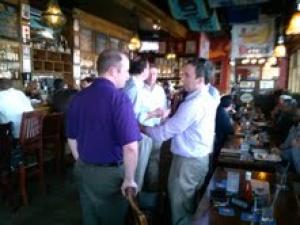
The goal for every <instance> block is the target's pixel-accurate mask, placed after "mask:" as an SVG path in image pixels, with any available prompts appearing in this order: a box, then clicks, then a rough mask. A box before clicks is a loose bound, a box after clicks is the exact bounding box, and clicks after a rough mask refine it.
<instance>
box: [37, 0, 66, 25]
mask: <svg viewBox="0 0 300 225" xmlns="http://www.w3.org/2000/svg"><path fill="white" fill-rule="evenodd" d="M42 20H43V22H45V23H46V24H47V25H48V26H49V27H51V28H54V29H58V28H61V27H62V26H64V25H65V23H66V17H65V16H64V14H63V12H62V11H61V8H60V7H59V5H58V2H57V0H50V1H49V2H48V5H47V9H46V11H44V12H43V13H42Z"/></svg>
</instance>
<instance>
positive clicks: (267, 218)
mask: <svg viewBox="0 0 300 225" xmlns="http://www.w3.org/2000/svg"><path fill="white" fill-rule="evenodd" d="M274 222H275V219H274V216H273V207H266V208H263V209H262V214H261V219H260V223H259V224H260V225H273V224H274Z"/></svg>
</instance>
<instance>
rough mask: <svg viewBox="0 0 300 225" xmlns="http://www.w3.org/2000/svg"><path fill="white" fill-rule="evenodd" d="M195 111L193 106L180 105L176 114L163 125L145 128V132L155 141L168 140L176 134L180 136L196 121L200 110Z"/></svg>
mask: <svg viewBox="0 0 300 225" xmlns="http://www.w3.org/2000/svg"><path fill="white" fill-rule="evenodd" d="M196 110H197V109H196V108H195V107H194V106H190V105H188V104H187V103H182V104H181V105H180V107H179V108H178V110H177V111H176V113H175V114H174V115H173V116H172V117H171V118H170V119H168V120H167V121H166V122H165V123H164V124H161V125H159V126H156V127H146V129H145V132H146V134H148V135H149V136H150V137H152V138H153V139H155V140H157V141H165V140H168V139H170V138H172V137H174V136H175V135H177V134H181V133H182V132H184V131H185V130H186V129H187V128H188V127H189V126H191V125H192V124H193V123H194V122H195V120H196V114H198V115H197V116H201V113H202V112H201V109H199V110H197V111H196Z"/></svg>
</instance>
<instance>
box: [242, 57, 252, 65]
mask: <svg viewBox="0 0 300 225" xmlns="http://www.w3.org/2000/svg"><path fill="white" fill-rule="evenodd" d="M249 62H250V59H249V58H245V59H243V60H242V61H241V63H242V64H248V63H249Z"/></svg>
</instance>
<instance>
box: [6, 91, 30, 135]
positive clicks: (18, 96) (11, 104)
mask: <svg viewBox="0 0 300 225" xmlns="http://www.w3.org/2000/svg"><path fill="white" fill-rule="evenodd" d="M32 110H33V108H32V106H31V102H30V100H29V99H28V98H27V97H26V96H25V94H24V93H23V92H22V91H19V90H16V89H14V88H9V89H7V90H3V91H0V123H8V122H12V125H13V126H12V133H13V136H14V137H15V138H18V137H19V134H20V126H21V120H22V114H23V112H29V111H32Z"/></svg>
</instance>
